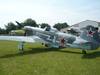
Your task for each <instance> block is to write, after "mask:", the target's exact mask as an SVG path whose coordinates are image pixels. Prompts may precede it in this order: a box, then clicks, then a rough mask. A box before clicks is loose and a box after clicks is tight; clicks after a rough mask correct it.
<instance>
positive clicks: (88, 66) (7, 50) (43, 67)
mask: <svg viewBox="0 0 100 75" xmlns="http://www.w3.org/2000/svg"><path fill="white" fill-rule="evenodd" d="M17 45H18V42H9V41H0V75H100V50H99V49H100V48H99V49H98V50H94V51H88V52H87V54H86V55H83V54H81V50H79V49H72V48H65V49H50V48H45V47H43V46H42V45H41V44H29V43H26V44H25V52H24V54H20V53H19V51H18V50H17Z"/></svg>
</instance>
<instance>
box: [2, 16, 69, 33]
mask: <svg viewBox="0 0 100 75" xmlns="http://www.w3.org/2000/svg"><path fill="white" fill-rule="evenodd" d="M24 26H32V27H41V28H45V27H50V25H49V24H48V23H41V24H37V23H36V21H35V20H33V19H31V18H28V19H26V20H25V21H23V22H20V23H19V22H18V21H16V24H14V23H13V22H9V23H7V24H6V25H5V29H2V28H0V34H8V33H9V32H11V31H12V30H19V29H22V28H23V27H24ZM53 27H54V28H56V29H58V30H61V29H62V28H66V27H69V25H68V24H67V23H66V22H65V23H56V24H54V25H53Z"/></svg>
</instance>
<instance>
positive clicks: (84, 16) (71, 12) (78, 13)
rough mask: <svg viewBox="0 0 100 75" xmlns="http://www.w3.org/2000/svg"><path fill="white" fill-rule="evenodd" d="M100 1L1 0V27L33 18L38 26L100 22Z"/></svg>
mask: <svg viewBox="0 0 100 75" xmlns="http://www.w3.org/2000/svg"><path fill="white" fill-rule="evenodd" d="M99 14H100V0H0V27H4V25H7V23H8V22H14V23H15V21H19V22H23V21H24V20H25V19H27V18H32V19H33V20H35V21H36V22H37V23H38V24H40V23H48V24H50V25H51V26H53V25H54V24H56V23H58V22H60V23H63V22H66V23H68V24H69V25H73V24H76V23H78V22H81V21H84V20H94V21H99V22H100V15H99Z"/></svg>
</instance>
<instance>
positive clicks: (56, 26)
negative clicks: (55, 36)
mask: <svg viewBox="0 0 100 75" xmlns="http://www.w3.org/2000/svg"><path fill="white" fill-rule="evenodd" d="M53 27H54V28H57V29H58V30H61V29H62V28H66V27H69V25H68V24H67V23H57V24H55V25H54V26H53Z"/></svg>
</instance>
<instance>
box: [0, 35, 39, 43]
mask: <svg viewBox="0 0 100 75" xmlns="http://www.w3.org/2000/svg"><path fill="white" fill-rule="evenodd" d="M36 39H39V38H38V37H36V36H0V40H9V41H20V42H30V43H34V42H35V40H36Z"/></svg>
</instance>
